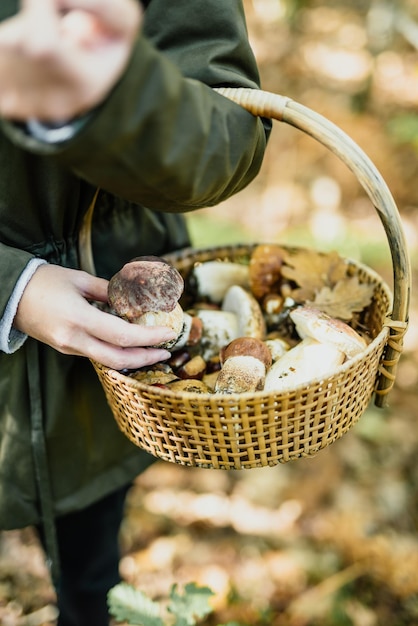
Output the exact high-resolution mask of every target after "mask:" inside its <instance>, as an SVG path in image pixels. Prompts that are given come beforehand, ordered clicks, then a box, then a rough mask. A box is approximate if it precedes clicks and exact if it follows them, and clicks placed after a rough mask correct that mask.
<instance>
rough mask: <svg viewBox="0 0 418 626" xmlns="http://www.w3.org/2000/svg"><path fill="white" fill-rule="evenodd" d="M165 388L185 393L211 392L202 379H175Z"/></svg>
mask: <svg viewBox="0 0 418 626" xmlns="http://www.w3.org/2000/svg"><path fill="white" fill-rule="evenodd" d="M167 389H171V391H176V392H181V393H184V392H187V393H212V392H211V390H210V389H209V387H208V386H207V385H206V384H205V383H204V382H203V381H202V380H193V379H190V380H175V381H174V382H172V383H169V384H168V385H167Z"/></svg>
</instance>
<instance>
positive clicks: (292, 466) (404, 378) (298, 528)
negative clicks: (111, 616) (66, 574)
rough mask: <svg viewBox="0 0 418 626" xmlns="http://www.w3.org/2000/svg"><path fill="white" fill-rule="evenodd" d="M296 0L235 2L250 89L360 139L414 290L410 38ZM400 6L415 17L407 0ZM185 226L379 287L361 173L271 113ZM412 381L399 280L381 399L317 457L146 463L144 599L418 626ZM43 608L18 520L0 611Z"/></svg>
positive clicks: (232, 616) (35, 614)
mask: <svg viewBox="0 0 418 626" xmlns="http://www.w3.org/2000/svg"><path fill="white" fill-rule="evenodd" d="M300 4H305V5H306V6H305V7H304V8H299V10H298V11H297V12H296V13H295V15H294V19H293V20H290V19H286V17H285V16H284V15H283V13H282V11H281V8H282V4H281V3H280V2H279V0H247V1H246V3H245V6H246V10H247V15H248V25H249V30H250V35H251V40H252V43H253V47H254V51H255V54H256V57H257V60H258V63H259V66H260V72H261V76H262V82H263V88H264V89H266V90H269V91H273V92H276V93H280V94H282V95H286V96H289V97H291V98H292V99H293V100H296V101H297V102H300V103H301V104H304V105H306V106H307V107H309V108H311V109H313V110H314V111H316V112H318V113H320V114H322V115H323V116H325V117H326V118H328V119H329V120H331V121H332V122H334V123H335V124H336V125H337V126H339V127H340V128H341V129H343V130H344V131H345V132H346V133H347V134H348V135H349V136H350V137H351V138H353V139H354V140H355V141H356V142H357V143H358V144H359V145H360V146H361V147H362V148H363V149H364V150H365V152H367V154H368V155H369V157H370V158H371V159H372V161H373V162H374V164H375V165H376V166H377V168H378V170H379V171H380V172H381V174H382V176H383V178H384V180H385V181H386V183H387V184H388V186H389V188H390V190H391V192H392V194H393V196H394V198H395V200H396V203H397V205H398V207H399V211H400V214H401V219H402V223H403V226H404V230H405V235H406V239H407V242H408V247H409V251H410V256H411V262H412V268H413V276H414V285H415V287H416V280H417V279H416V276H417V272H416V270H417V263H418V255H417V251H418V182H417V181H418V177H417V174H418V52H417V49H416V48H415V47H414V46H413V45H412V44H411V43H408V41H406V40H405V38H404V37H402V36H401V35H400V34H399V33H398V32H397V31H394V32H392V33H390V32H388V31H387V32H386V33H383V35H386V36H385V37H383V35H382V36H379V33H376V32H374V33H371V32H370V29H369V30H368V29H367V28H366V26H367V19H366V18H367V16H366V12H365V9H364V6H365V4H367V3H365V2H360V1H357V2H353V3H351V2H350V3H347V2H338V1H337V2H331V1H328V2H316V1H312V2H306V3H300ZM401 4H402V3H401ZM403 4H404V6H405V9H406V10H408V11H409V15H410V16H411V17H414V18H415V19H417V18H418V15H417V10H416V6H415V5H414V3H413V2H411V3H409V4H408V2H404V3H403ZM396 6H398V5H396ZM414 11H415V15H414ZM389 35H391V36H389ZM190 227H191V230H192V233H193V236H194V239H195V242H196V245H214V244H215V243H226V242H228V243H235V242H236V241H242V240H254V238H255V239H256V240H259V241H272V240H274V241H280V242H282V243H293V244H295V243H298V244H299V243H300V244H303V245H305V244H306V245H313V246H315V247H318V248H322V249H338V250H339V251H340V252H342V253H343V254H344V255H347V256H350V257H353V258H359V259H361V260H362V261H363V262H365V263H367V264H369V265H371V266H372V267H373V268H374V269H375V270H376V271H377V272H378V273H380V274H381V276H382V277H383V278H384V279H385V280H386V281H387V282H388V284H389V285H391V281H392V269H391V264H390V256H389V252H388V246H387V242H386V239H385V233H384V230H383V228H382V225H381V223H380V220H379V218H378V215H377V213H376V211H375V210H374V208H373V206H372V205H371V203H370V202H369V200H368V198H367V197H365V194H364V191H363V189H362V187H361V185H360V184H359V183H358V181H357V180H356V178H355V177H354V176H353V175H352V173H351V172H350V171H349V170H348V169H347V168H346V166H345V165H344V164H342V163H341V161H340V160H339V159H338V158H336V157H335V155H333V154H331V153H329V151H327V149H325V148H324V147H323V146H320V145H318V144H317V143H316V142H315V141H313V140H312V138H311V137H308V136H306V135H305V134H304V133H301V132H300V131H297V130H296V129H294V128H290V127H288V126H284V125H281V124H280V123H275V124H274V127H273V132H272V136H271V140H270V143H269V146H268V150H267V155H266V160H265V162H264V164H263V168H262V171H261V172H260V175H259V177H258V178H257V179H256V181H254V183H252V184H251V185H250V187H249V188H248V189H246V190H245V191H243V192H241V193H240V194H238V195H237V196H236V197H235V198H233V199H231V200H230V201H228V202H226V203H223V204H222V205H221V206H219V207H215V208H213V209H210V210H204V211H201V212H198V214H197V215H194V216H191V217H190ZM417 389H418V303H417V299H416V295H415V291H414V290H413V295H412V302H411V310H410V327H409V330H408V333H407V335H406V337H405V347H404V353H403V355H402V357H401V361H400V364H399V368H398V372H397V378H396V383H395V387H394V389H393V391H392V392H391V394H390V397H389V407H388V408H386V409H379V408H376V407H375V406H374V405H371V406H370V407H369V408H368V409H367V411H366V412H365V413H364V415H363V416H362V418H361V419H360V421H359V422H358V424H357V425H356V426H355V427H354V428H353V429H351V430H350V432H349V433H347V434H346V435H345V436H344V437H343V438H341V439H339V440H338V441H336V442H335V443H334V444H332V445H331V446H329V447H328V448H326V449H324V450H322V451H321V452H320V453H318V455H316V456H314V457H312V458H309V459H300V460H297V461H294V462H291V463H286V464H282V465H278V466H276V467H267V468H260V469H253V470H242V471H224V470H206V469H195V468H186V467H181V466H178V465H173V464H169V463H164V462H157V463H155V464H154V465H153V466H152V467H150V468H149V470H147V471H146V472H145V473H144V474H143V475H142V476H141V477H140V478H138V480H137V481H136V483H135V485H134V487H133V488H132V490H131V492H130V495H129V500H128V507H127V511H126V516H125V521H124V525H123V529H122V535H121V539H122V546H123V554H124V555H123V558H122V560H121V573H122V576H123V578H124V579H125V580H126V581H127V582H129V583H131V584H132V585H134V586H135V587H137V588H138V589H141V590H142V591H144V592H145V593H147V594H149V595H150V596H151V597H152V598H157V599H158V598H165V597H167V595H168V593H169V590H170V587H171V585H172V584H174V583H177V584H178V585H179V586H182V585H184V584H186V583H188V582H192V581H194V582H196V583H198V584H201V585H207V586H209V587H210V588H211V589H212V590H213V592H214V596H213V603H212V604H213V607H214V612H213V614H212V615H211V616H210V617H208V618H207V619H206V621H205V622H204V623H205V624H206V626H217V625H219V624H226V623H227V622H231V623H234V624H236V625H237V626H238V625H245V626H264V625H265V626H267V625H271V626H417V625H418V532H417V531H418V464H417V462H416V459H417V457H418V424H417V418H418V409H417V406H418V392H417ZM55 618H56V611H55V607H54V593H53V591H52V588H51V585H50V582H49V578H48V574H47V570H46V567H45V563H44V560H43V556H42V554H41V552H40V550H39V547H38V544H37V543H36V540H35V538H34V536H33V534H32V532H31V529H25V530H23V531H12V532H7V533H2V534H1V535H0V624H2V626H50V625H51V626H52V624H54V623H55V621H54V620H55ZM92 626H94V625H92Z"/></svg>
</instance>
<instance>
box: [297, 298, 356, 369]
mask: <svg viewBox="0 0 418 626" xmlns="http://www.w3.org/2000/svg"><path fill="white" fill-rule="evenodd" d="M289 315H290V317H291V319H292V321H293V322H294V324H295V326H296V330H297V332H298V335H299V336H300V337H301V339H304V338H305V337H312V338H313V339H316V340H317V341H321V342H323V343H332V344H334V345H335V346H336V347H337V348H338V349H339V350H341V352H344V354H345V355H346V356H347V357H353V356H356V354H359V353H360V352H362V351H363V350H364V349H365V348H366V346H367V343H366V341H365V340H364V339H363V337H361V336H360V335H359V334H358V333H357V332H356V331H355V330H354V328H352V327H351V326H349V325H348V324H346V323H345V322H343V321H341V320H339V319H335V318H333V317H330V316H329V315H327V314H326V313H324V312H323V311H320V310H319V309H316V308H314V307H310V306H301V307H298V308H297V309H293V311H291V312H290V313H289Z"/></svg>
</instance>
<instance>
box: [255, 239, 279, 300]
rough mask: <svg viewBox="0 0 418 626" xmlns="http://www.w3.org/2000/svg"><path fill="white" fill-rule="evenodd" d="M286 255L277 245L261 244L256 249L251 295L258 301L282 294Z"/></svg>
mask: <svg viewBox="0 0 418 626" xmlns="http://www.w3.org/2000/svg"><path fill="white" fill-rule="evenodd" d="M284 255H285V252H284V250H283V248H281V247H280V246H278V245H275V244H260V245H258V246H256V247H255V248H254V250H253V252H252V254H251V259H250V267H249V274H250V276H249V282H250V289H251V293H252V294H253V295H254V297H255V298H256V299H257V300H263V298H265V297H266V296H267V295H270V294H280V286H281V282H282V265H283V259H284Z"/></svg>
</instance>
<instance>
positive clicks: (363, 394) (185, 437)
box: [94, 246, 390, 469]
mask: <svg viewBox="0 0 418 626" xmlns="http://www.w3.org/2000/svg"><path fill="white" fill-rule="evenodd" d="M251 250H252V247H251V246H235V247H234V246H230V247H226V248H214V249H210V250H201V251H193V250H189V251H185V252H183V253H181V254H178V255H175V254H174V255H169V256H168V257H166V258H168V259H169V260H170V261H171V262H173V263H174V265H175V266H176V267H177V269H179V271H180V272H181V273H182V274H183V276H185V277H187V274H188V272H189V271H190V270H191V269H192V268H193V266H194V264H195V263H196V262H204V261H206V260H214V259H223V260H231V261H237V260H239V259H243V258H245V257H246V258H248V256H249V254H250V252H251ZM350 269H351V272H353V273H356V274H357V275H358V277H359V280H360V282H363V283H364V282H367V283H369V284H372V285H374V287H375V293H374V297H373V301H372V304H371V305H370V307H369V309H368V311H367V315H366V318H365V322H366V324H367V328H368V331H369V333H370V335H371V337H373V341H372V342H371V343H370V344H369V346H368V347H367V349H366V350H365V351H364V352H363V353H362V354H360V355H358V356H357V357H355V358H353V359H351V360H350V361H348V362H347V363H345V364H343V365H342V366H340V367H339V368H338V369H337V370H336V372H335V373H334V374H333V375H332V376H330V377H328V378H326V379H324V380H317V381H313V382H312V384H311V385H309V387H303V386H302V387H295V389H293V390H291V391H289V392H286V393H277V394H272V393H267V392H257V393H254V394H240V395H237V394H236V395H222V394H215V395H206V394H205V395H201V394H190V393H188V394H180V393H175V392H173V391H170V390H166V389H161V388H157V387H152V386H149V385H145V384H143V383H141V382H139V381H136V380H134V379H133V378H130V377H128V376H125V375H123V374H121V373H119V372H116V371H114V370H111V369H108V368H106V367H103V366H101V365H99V364H97V363H94V367H95V369H96V372H97V374H98V376H99V378H100V380H101V382H102V385H103V387H104V389H105V393H106V396H107V400H108V402H109V404H110V406H111V408H112V411H113V414H114V416H115V419H116V421H117V423H118V425H119V428H120V429H121V431H122V432H123V433H125V435H126V436H127V437H128V438H129V439H130V440H131V441H132V442H133V443H135V444H136V445H137V446H139V447H141V448H143V449H144V450H146V451H147V452H149V453H151V454H152V455H154V456H157V457H159V458H161V459H163V460H166V461H171V462H174V463H178V464H181V465H189V466H199V467H206V468H213V469H245V468H254V467H261V466H266V465H276V464H278V463H284V462H287V461H290V460H294V459H297V458H300V457H307V456H312V455H314V454H316V453H317V452H318V451H319V450H321V449H322V448H324V447H326V446H328V445H329V444H331V443H333V442H334V441H335V440H337V439H339V438H340V437H342V435H344V434H345V433H346V432H347V431H348V430H349V429H350V428H351V427H352V426H353V425H354V424H355V423H356V422H357V421H358V419H359V418H360V416H361V415H362V413H363V412H364V410H365V408H366V407H367V405H368V404H369V402H370V399H371V397H372V395H373V391H374V386H375V381H376V376H377V373H378V369H379V363H380V360H381V357H382V353H383V350H384V347H385V344H386V341H387V336H388V332H389V331H388V328H387V327H386V326H385V320H386V318H387V316H388V313H389V306H390V294H389V291H388V289H387V287H386V285H385V284H384V283H383V282H382V281H381V280H380V278H379V277H378V276H377V274H375V273H374V272H373V271H372V270H369V269H368V268H366V267H364V266H362V265H360V264H355V263H354V262H352V261H350Z"/></svg>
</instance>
